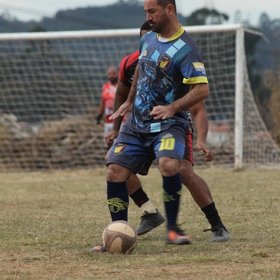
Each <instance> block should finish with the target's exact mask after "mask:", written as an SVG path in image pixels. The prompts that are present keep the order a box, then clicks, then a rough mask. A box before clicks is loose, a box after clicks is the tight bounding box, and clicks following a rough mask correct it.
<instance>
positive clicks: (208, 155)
mask: <svg viewBox="0 0 280 280" xmlns="http://www.w3.org/2000/svg"><path fill="white" fill-rule="evenodd" d="M194 150H195V151H201V152H202V153H203V156H204V160H205V161H212V160H213V154H212V152H211V151H210V149H209V148H208V146H207V145H206V143H205V142H199V141H198V142H197V143H196V145H195V147H194Z"/></svg>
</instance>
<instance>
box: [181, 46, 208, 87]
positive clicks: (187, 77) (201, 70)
mask: <svg viewBox="0 0 280 280" xmlns="http://www.w3.org/2000/svg"><path fill="white" fill-rule="evenodd" d="M180 70H181V73H182V75H183V77H184V78H183V84H186V85H195V84H207V83H208V79H207V75H206V70H205V67H204V63H203V60H202V57H201V54H200V53H199V52H198V51H197V50H192V51H191V52H190V53H189V54H188V55H187V56H186V57H185V59H184V60H183V61H182V62H181V65H180Z"/></svg>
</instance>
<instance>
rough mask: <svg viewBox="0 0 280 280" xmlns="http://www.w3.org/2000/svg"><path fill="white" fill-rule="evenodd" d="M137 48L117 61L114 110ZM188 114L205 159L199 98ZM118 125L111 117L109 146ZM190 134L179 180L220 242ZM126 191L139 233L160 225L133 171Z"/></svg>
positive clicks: (222, 231)
mask: <svg viewBox="0 0 280 280" xmlns="http://www.w3.org/2000/svg"><path fill="white" fill-rule="evenodd" d="M150 30H151V26H150V24H149V22H148V21H146V22H145V23H144V24H143V25H142V26H141V29H140V37H142V36H143V35H144V34H145V33H146V32H148V31H150ZM138 57H139V51H138V50H137V51H135V52H133V53H132V54H130V55H128V56H126V57H124V58H123V59H122V61H121V63H120V68H119V80H118V86H117V91H116V97H115V106H114V111H116V110H117V109H118V108H119V107H120V106H121V105H122V104H123V103H124V102H125V101H126V99H127V96H128V93H129V90H130V87H131V83H132V80H133V74H134V71H135V68H136V65H137V63H138ZM189 110H190V112H191V115H192V117H193V119H194V122H195V126H196V131H197V141H196V145H195V149H196V150H199V151H202V152H203V154H204V159H205V161H211V160H212V153H211V151H210V150H209V149H208V147H207V145H206V136H207V132H208V119H207V114H206V110H205V105H204V102H200V103H198V104H197V105H194V106H192V107H191V108H190V109H189ZM120 125H121V117H118V118H116V119H115V120H114V125H113V129H112V131H111V132H110V133H109V134H107V135H106V136H105V142H106V144H107V145H108V146H111V145H112V143H113V140H114V139H115V138H116V137H117V135H118V134H119V129H120ZM192 140H193V137H192V129H190V130H188V131H187V134H186V154H185V158H184V159H183V160H182V162H181V166H180V175H181V181H182V183H183V184H184V185H185V186H186V187H187V188H188V189H189V191H190V193H191V195H192V197H193V199H194V200H195V201H196V203H197V204H198V206H199V207H200V208H201V210H202V211H203V212H204V214H205V215H206V217H207V219H208V221H209V223H210V225H211V230H212V232H213V234H212V241H216V242H223V241H227V240H228V239H229V235H228V232H227V230H226V228H225V226H224V225H223V223H222V221H221V219H220V217H219V214H218V211H217V209H216V206H215V203H214V201H213V198H212V195H211V192H210V189H209V187H208V185H207V183H206V182H205V181H204V180H203V179H202V178H201V177H199V176H198V175H197V174H196V173H195V172H194V170H193V167H192V165H193V157H192V150H193V142H192ZM127 188H128V194H129V196H130V197H131V198H132V200H133V201H134V202H135V204H136V205H137V206H138V207H140V209H141V210H142V213H143V214H142V217H141V223H140V225H139V227H138V228H137V233H138V235H142V234H145V233H147V232H149V231H150V230H152V229H154V228H155V227H157V226H159V225H161V224H162V223H163V222H164V218H163V216H162V215H161V213H160V212H158V210H157V208H156V207H155V206H154V205H153V204H152V202H151V201H150V200H149V198H148V196H147V194H146V193H145V192H144V190H143V189H142V186H141V183H140V180H139V179H138V177H137V176H136V175H135V174H131V175H130V177H129V178H128V180H127Z"/></svg>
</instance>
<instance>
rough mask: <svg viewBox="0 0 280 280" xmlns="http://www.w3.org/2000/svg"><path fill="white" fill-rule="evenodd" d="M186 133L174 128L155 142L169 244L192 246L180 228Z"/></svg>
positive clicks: (162, 134) (160, 135) (161, 134)
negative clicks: (181, 171)
mask: <svg viewBox="0 0 280 280" xmlns="http://www.w3.org/2000/svg"><path fill="white" fill-rule="evenodd" d="M184 133H185V131H184V130H183V129H182V128H177V127H173V128H170V129H168V131H166V132H163V133H160V134H159V135H158V137H157V138H156V140H155V141H154V151H155V154H156V158H157V159H158V168H159V171H160V173H161V175H162V181H163V198H164V207H165V212H166V219H167V243H169V244H177V245H180V244H190V243H191V240H190V238H189V237H188V236H187V235H186V234H185V233H184V232H183V231H182V230H181V229H180V228H179V227H178V225H177V217H178V213H179V206H180V198H181V188H182V186H181V178H180V173H179V171H180V160H181V159H182V158H183V156H184V150H185V140H184V139H185V135H184Z"/></svg>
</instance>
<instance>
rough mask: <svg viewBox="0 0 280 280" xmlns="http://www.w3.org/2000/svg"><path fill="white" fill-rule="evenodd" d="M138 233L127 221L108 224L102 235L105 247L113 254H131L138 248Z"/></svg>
mask: <svg viewBox="0 0 280 280" xmlns="http://www.w3.org/2000/svg"><path fill="white" fill-rule="evenodd" d="M136 239H137V233H136V231H135V229H134V228H133V227H131V225H129V223H128V222H127V221H122V220H120V221H115V222H112V223H110V224H108V225H107V226H106V227H105V228H104V230H103V233H102V241H103V245H104V246H105V247H106V248H107V250H108V252H109V253H111V254H129V253H131V252H132V251H133V249H134V248H135V246H136Z"/></svg>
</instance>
